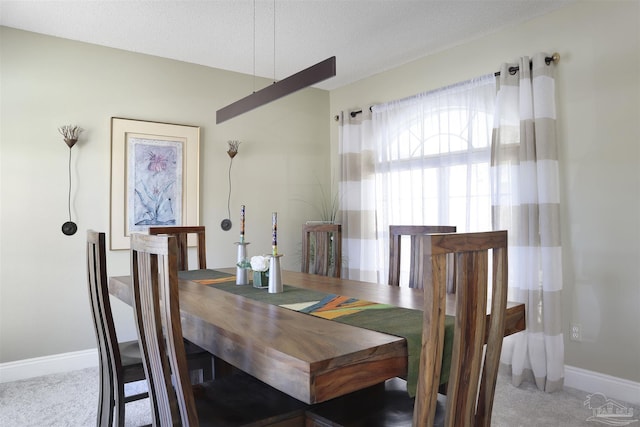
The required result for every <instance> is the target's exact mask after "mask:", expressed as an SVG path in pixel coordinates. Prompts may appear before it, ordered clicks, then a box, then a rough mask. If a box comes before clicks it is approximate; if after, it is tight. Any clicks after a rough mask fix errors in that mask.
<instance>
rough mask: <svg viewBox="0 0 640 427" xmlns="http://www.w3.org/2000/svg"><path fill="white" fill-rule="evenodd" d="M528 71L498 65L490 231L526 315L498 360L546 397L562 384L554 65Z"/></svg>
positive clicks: (525, 62)
mask: <svg viewBox="0 0 640 427" xmlns="http://www.w3.org/2000/svg"><path fill="white" fill-rule="evenodd" d="M529 64H530V61H529V58H528V57H523V58H521V59H520V63H519V64H503V65H502V67H501V70H500V78H499V81H498V93H497V100H496V114H495V123H494V131H493V142H492V153H491V157H492V158H491V171H492V220H493V227H494V229H495V230H501V229H506V230H508V231H509V300H515V301H519V302H524V303H525V304H526V310H527V330H526V331H524V332H521V333H519V334H516V335H513V336H510V337H507V338H505V341H504V343H503V352H502V359H501V361H502V363H503V365H506V366H507V367H508V369H509V370H510V372H511V374H512V382H513V384H514V385H516V386H517V385H519V384H520V383H521V382H522V381H523V380H533V381H535V383H536V385H537V387H538V388H539V389H540V390H545V391H547V392H552V391H554V390H558V389H561V388H562V385H563V381H564V342H563V334H562V310H561V303H562V301H561V297H562V296H561V293H562V256H561V239H560V223H559V222H560V218H559V210H560V194H559V183H558V149H557V143H556V107H555V81H554V78H553V73H554V70H555V64H554V63H553V62H552V63H551V64H550V65H547V64H546V62H545V55H544V54H537V55H535V57H534V58H533V60H532V61H531V64H532V67H531V69H530V65H529ZM514 66H517V67H519V70H518V71H517V72H510V71H509V68H510V67H514Z"/></svg>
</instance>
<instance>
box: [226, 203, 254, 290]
mask: <svg viewBox="0 0 640 427" xmlns="http://www.w3.org/2000/svg"><path fill="white" fill-rule="evenodd" d="M244 218H245V209H244V205H242V206H241V207H240V241H239V242H236V245H238V257H237V263H236V266H237V268H236V285H248V284H249V277H248V276H249V275H248V272H247V270H248V269H249V267H250V265H249V263H248V262H247V245H248V244H249V242H245V241H244ZM229 222H231V221H229Z"/></svg>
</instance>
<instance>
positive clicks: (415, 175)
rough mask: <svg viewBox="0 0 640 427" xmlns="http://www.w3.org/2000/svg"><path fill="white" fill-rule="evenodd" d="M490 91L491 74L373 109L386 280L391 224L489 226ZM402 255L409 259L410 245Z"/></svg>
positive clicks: (379, 228) (382, 268) (381, 262)
mask: <svg viewBox="0 0 640 427" xmlns="http://www.w3.org/2000/svg"><path fill="white" fill-rule="evenodd" d="M495 88H496V83H495V77H494V75H493V74H490V75H486V76H483V77H480V78H477V79H473V80H469V81H466V82H462V83H458V84H455V85H452V86H449V87H445V88H442V89H438V90H435V91H431V92H427V93H423V94H419V95H416V96H413V97H410V98H407V99H403V100H399V101H394V102H389V103H386V104H382V105H375V106H374V107H373V108H372V110H373V116H372V122H373V131H374V138H375V143H376V145H375V156H376V157H375V159H374V161H375V177H376V180H375V185H376V187H375V190H376V204H375V210H376V214H377V215H376V233H377V242H378V245H377V259H378V266H379V274H380V277H381V278H383V280H386V278H387V277H388V273H387V271H388V257H389V255H388V254H389V242H388V233H389V225H390V224H398V225H455V226H457V229H458V231H461V232H464V231H487V230H491V200H490V192H491V191H490V189H491V185H490V172H489V171H490V158H491V150H490V147H491V132H492V124H493V109H494V100H495ZM403 255H406V256H409V252H408V250H405V251H403ZM408 264H409V263H408V262H402V263H401V265H406V266H408ZM405 277H406V275H405ZM401 278H402V273H401ZM401 285H402V281H401Z"/></svg>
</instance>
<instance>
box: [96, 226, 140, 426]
mask: <svg viewBox="0 0 640 427" xmlns="http://www.w3.org/2000/svg"><path fill="white" fill-rule="evenodd" d="M105 240H106V239H105V233H100V232H97V231H93V230H88V231H87V283H88V287H89V301H90V303H91V317H92V319H93V326H94V331H95V334H96V342H97V344H98V357H99V365H100V366H99V367H100V390H99V397H98V411H97V424H98V425H101V426H102V425H109V426H111V425H113V422H114V420H115V422H116V425H118V426H122V425H124V416H125V414H124V411H125V403H127V402H131V401H134V400H139V399H143V398H146V397H147V394H146V393H139V394H134V395H130V396H125V394H124V384H125V383H127V382H132V381H139V380H143V379H144V371H143V369H142V365H141V364H140V363H136V361H137V359H136V357H135V356H137V353H136V354H134V355H131V354H129V353H130V352H131V350H132V349H133V348H135V349H137V347H138V346H137V342H135V341H130V342H126V343H122V344H120V343H119V342H118V337H117V335H116V329H115V325H114V322H113V314H112V311H111V302H110V300H109V289H108V287H107V261H106V244H105ZM120 345H122V346H123V349H124V351H125V354H127V355H128V357H129V359H128V360H127V361H128V362H129V363H128V364H126V365H123V362H122V354H121V351H120V350H121V348H120ZM138 362H139V361H138Z"/></svg>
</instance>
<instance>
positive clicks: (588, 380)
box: [564, 365, 640, 405]
mask: <svg viewBox="0 0 640 427" xmlns="http://www.w3.org/2000/svg"><path fill="white" fill-rule="evenodd" d="M564 385H565V386H567V387H571V388H575V389H578V390H583V391H585V392H587V393H602V394H604V395H605V396H607V397H608V398H609V399H613V400H621V401H623V402H627V403H631V404H634V405H640V383H637V382H634V381H629V380H625V379H624V378H618V377H612V376H610V375H606V374H601V373H599V372H594V371H587V370H586V369H581V368H576V367H575V366H568V365H565V367H564Z"/></svg>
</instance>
